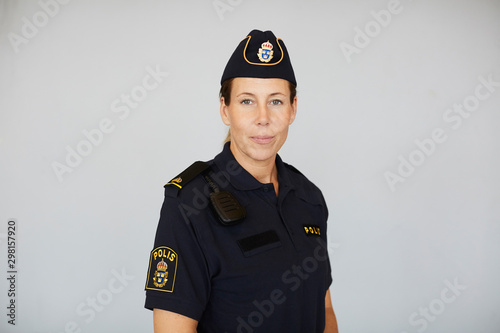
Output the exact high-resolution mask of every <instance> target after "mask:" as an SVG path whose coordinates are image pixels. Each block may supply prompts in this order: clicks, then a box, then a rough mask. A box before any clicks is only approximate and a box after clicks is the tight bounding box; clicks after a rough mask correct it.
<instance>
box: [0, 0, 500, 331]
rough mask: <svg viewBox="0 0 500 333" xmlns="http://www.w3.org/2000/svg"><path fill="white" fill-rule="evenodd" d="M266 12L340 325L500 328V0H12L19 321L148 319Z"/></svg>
mask: <svg viewBox="0 0 500 333" xmlns="http://www.w3.org/2000/svg"><path fill="white" fill-rule="evenodd" d="M60 1H61V2H63V1H62V0H60ZM389 15H390V16H389ZM254 28H258V29H261V30H268V29H270V30H273V31H274V32H275V33H276V35H277V36H279V37H281V38H283V39H284V41H285V43H286V45H287V47H288V50H289V52H290V54H291V59H292V62H293V65H294V67H295V71H296V76H297V80H298V90H299V95H298V96H299V114H298V117H297V119H296V121H295V123H294V124H293V126H292V128H291V132H290V136H289V139H288V142H287V143H286V145H285V147H284V148H283V149H282V151H281V156H282V157H283V159H284V160H285V161H287V162H289V163H291V164H293V165H295V166H296V167H297V168H298V169H299V170H301V171H302V172H304V173H305V174H306V175H307V176H308V177H309V178H310V179H311V180H312V181H313V182H315V183H316V184H318V185H319V186H320V187H321V188H322V190H323V192H324V194H325V196H326V198H327V201H328V204H329V208H330V212H331V215H330V216H331V218H330V222H329V223H330V227H329V230H328V235H329V243H330V251H331V260H332V267H333V279H334V283H333V285H332V295H333V302H334V307H335V311H336V313H337V317H338V320H339V326H340V330H341V332H342V333H347V332H355V333H358V332H370V333H378V332H380V333H389V332H391V333H403V332H406V333H413V332H453V333H469V332H475V333H481V332H484V333H498V332H500V287H499V284H498V281H500V264H499V262H500V261H499V254H500V209H499V204H498V202H499V200H500V191H499V188H500V176H499V175H498V170H499V169H500V157H499V150H500V142H499V135H498V133H497V131H498V125H499V120H500V115H499V113H498V111H499V106H500V39H499V36H500V1H498V0H480V1H466V0H460V1H451V0H436V1H429V0H413V1H411V0H400V1H397V0H393V1H388V0H377V1H370V2H368V1H320V0H314V1H284V0H282V1H272V2H271V1H263V0H254V1H249V0H246V1H245V0H216V1H214V0H198V1H131V0H129V1H117V0H115V1H82V0H73V1H70V2H68V3H64V4H63V3H60V2H56V1H55V0H41V1H39V2H37V1H15V0H2V1H0V268H1V270H2V271H1V272H0V305H1V306H0V308H1V309H3V310H1V311H0V318H2V319H1V320H0V331H1V332H58V333H59V332H147V331H152V314H151V312H149V311H148V310H145V309H143V304H144V291H143V288H144V281H145V277H146V270H147V265H148V258H149V251H150V250H151V247H152V245H153V238H154V232H155V229H156V224H157V221H158V217H159V209H160V205H161V203H162V200H163V187H162V186H163V184H164V183H165V182H166V181H168V180H169V179H170V178H172V177H173V176H175V175H176V174H177V173H178V172H180V171H182V170H183V169H184V168H185V167H187V166H188V165H189V164H191V162H193V161H194V160H208V159H211V158H212V157H213V156H214V155H215V154H217V153H218V152H219V151H220V149H221V142H222V140H223V139H224V136H225V132H226V130H225V126H224V125H223V124H222V122H221V121H220V118H219V115H218V96H217V95H218V89H219V80H220V76H221V74H222V71H223V69H224V66H225V64H226V62H227V60H228V59H229V56H230V55H231V53H232V52H233V50H234V48H235V47H236V45H237V44H238V42H239V41H240V40H241V39H242V38H244V37H245V36H246V34H247V33H248V32H250V31H251V30H252V29H254ZM151 71H156V72H158V73H159V74H158V75H157V76H158V78H157V81H154V80H152V79H151V78H150V77H148V75H150V74H149V72H151ZM166 73H168V75H167V74H166ZM144 79H146V83H147V84H149V85H148V88H149V89H150V90H145V88H144V87H143V81H144ZM486 81H490V83H489V84H487V85H485V84H484V83H482V82H486ZM152 85H154V87H152ZM488 89H489V90H488ZM141 93H142V94H141ZM131 94H132V95H133V96H135V97H132V99H131V101H130V102H129V103H130V105H134V108H132V107H129V106H127V104H125V102H124V101H122V99H121V98H123V96H125V95H131ZM125 98H126V97H125ZM134 98H135V99H136V100H135V101H134ZM460 104H465V106H464V107H463V110H464V111H461V112H462V115H460V113H457V112H455V111H454V110H458V108H459V107H460ZM454 105H455V109H453V107H454ZM468 110H471V111H468ZM115 111H117V112H115ZM99 126H101V129H100V131H102V130H105V131H107V133H103V134H102V138H101V137H99V134H98V133H97V132H96V130H95V129H96V128H99ZM84 131H89V133H93V135H94V136H93V140H94V143H93V144H92V143H90V141H89V139H87V138H86V136H85V134H84ZM433 133H434V139H435V141H433V143H431V142H430V140H431V139H432V138H433ZM416 142H420V146H422V147H423V148H419V146H418V145H417V143H416ZM71 150H74V151H76V152H77V153H78V151H80V152H83V153H85V154H87V156H83V157H81V160H79V159H78V158H77V157H75V156H71V157H68V155H71V153H69V151H71ZM68 161H69V162H68ZM58 163H59V164H58ZM409 163H411V164H413V165H411V164H409ZM54 165H57V166H58V170H59V171H58V172H57V171H55V169H54ZM70 170H71V172H70ZM387 177H389V178H387ZM388 179H389V180H390V181H388ZM10 219H14V220H15V221H16V222H17V229H16V235H15V237H16V242H17V250H16V254H15V255H16V270H17V275H16V299H15V300H16V321H15V323H16V325H15V326H12V325H10V324H8V323H7V320H9V319H10V318H9V317H7V316H6V315H7V313H8V311H9V310H8V309H7V306H8V304H9V303H8V302H9V301H10V299H11V298H10V297H8V290H9V288H10V284H9V282H8V281H7V277H8V276H9V274H8V273H7V271H8V270H9V268H8V266H7V255H8V247H7V243H8V238H7V237H8V236H7V233H8V230H7V224H8V221H9V220H10ZM117 276H118V277H117ZM450 285H451V286H453V285H454V287H450Z"/></svg>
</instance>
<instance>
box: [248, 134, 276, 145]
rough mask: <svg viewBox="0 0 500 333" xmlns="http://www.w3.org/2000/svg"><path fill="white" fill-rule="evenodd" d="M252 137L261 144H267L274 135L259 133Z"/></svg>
mask: <svg viewBox="0 0 500 333" xmlns="http://www.w3.org/2000/svg"><path fill="white" fill-rule="evenodd" d="M250 139H251V140H252V141H253V142H255V143H258V144H259V145H267V144H269V143H270V142H271V141H272V140H273V139H274V136H267V135H258V136H251V137H250Z"/></svg>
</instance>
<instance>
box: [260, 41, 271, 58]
mask: <svg viewBox="0 0 500 333" xmlns="http://www.w3.org/2000/svg"><path fill="white" fill-rule="evenodd" d="M273 53H274V51H273V44H271V43H269V41H267V42H265V43H262V45H261V48H260V49H259V52H258V53H257V56H258V57H259V60H260V61H262V62H269V61H271V59H272V58H273Z"/></svg>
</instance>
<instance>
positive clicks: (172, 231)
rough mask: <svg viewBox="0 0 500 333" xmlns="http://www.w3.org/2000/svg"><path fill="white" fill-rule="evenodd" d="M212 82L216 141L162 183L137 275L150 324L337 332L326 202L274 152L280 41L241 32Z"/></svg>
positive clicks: (286, 104) (280, 131)
mask: <svg viewBox="0 0 500 333" xmlns="http://www.w3.org/2000/svg"><path fill="white" fill-rule="evenodd" d="M221 85H222V87H221V97H220V115H221V118H222V121H223V122H224V124H226V125H227V126H229V134H228V139H227V140H226V141H227V142H226V144H225V145H224V149H223V151H222V152H221V153H220V154H219V155H217V156H216V157H215V158H214V159H213V160H212V161H209V162H207V163H203V162H196V163H195V164H193V165H192V166H191V167H189V168H188V169H186V170H185V171H184V172H182V173H181V174H180V175H179V176H177V177H175V178H174V179H173V180H171V181H170V182H169V183H168V184H167V185H165V201H164V204H163V207H162V211H161V217H160V222H159V224H158V229H157V233H156V239H155V246H154V249H153V251H152V252H151V258H150V266H149V270H148V277H147V281H146V308H149V309H154V312H153V317H154V327H155V332H217V333H220V332H246V333H247V332H307V333H312V332H337V323H336V319H335V315H334V312H333V308H332V304H331V300H330V292H329V286H330V284H331V270H330V264H329V259H328V253H327V243H326V220H327V216H328V211H327V208H326V204H325V201H324V199H323V196H322V194H321V192H320V190H319V189H318V188H317V187H316V186H315V185H314V184H312V183H311V182H310V181H309V180H307V178H306V177H304V176H303V175H302V174H301V173H300V172H299V171H297V170H296V169H295V168H293V167H292V166H290V165H288V164H285V163H283V161H282V160H281V158H280V157H279V155H278V151H279V150H280V148H281V147H282V145H283V144H284V143H285V140H286V138H287V134H288V127H289V126H290V125H291V124H292V122H293V121H294V119H295V115H296V112H297V97H296V96H295V95H296V93H295V87H296V81H295V76H294V73H293V69H292V66H291V63H290V59H289V56H288V52H287V50H286V47H285V45H284V43H283V41H282V40H281V39H277V38H276V37H275V36H274V34H273V33H272V32H271V31H266V32H262V31H258V30H253V31H252V32H250V34H249V35H248V36H247V37H246V38H245V39H243V40H242V41H241V42H240V44H239V45H238V47H237V48H236V50H235V52H234V53H233V55H232V56H231V58H230V60H229V62H228V64H227V65H226V68H225V70H224V73H223V76H222V80H221Z"/></svg>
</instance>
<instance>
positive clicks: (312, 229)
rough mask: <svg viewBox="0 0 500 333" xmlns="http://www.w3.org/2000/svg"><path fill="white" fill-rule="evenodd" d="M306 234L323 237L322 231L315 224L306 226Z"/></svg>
mask: <svg viewBox="0 0 500 333" xmlns="http://www.w3.org/2000/svg"><path fill="white" fill-rule="evenodd" d="M303 227H304V232H305V233H306V235H307V236H321V230H320V228H319V226H317V225H314V224H304V225H303Z"/></svg>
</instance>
